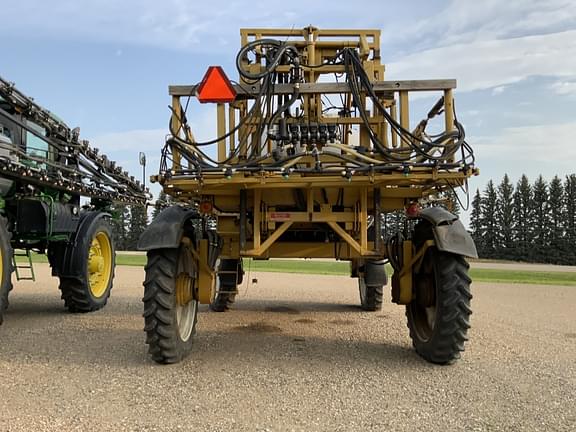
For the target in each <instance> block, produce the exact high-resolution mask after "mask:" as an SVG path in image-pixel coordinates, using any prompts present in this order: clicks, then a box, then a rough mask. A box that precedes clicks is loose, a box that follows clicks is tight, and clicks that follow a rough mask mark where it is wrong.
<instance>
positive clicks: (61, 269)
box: [48, 211, 111, 278]
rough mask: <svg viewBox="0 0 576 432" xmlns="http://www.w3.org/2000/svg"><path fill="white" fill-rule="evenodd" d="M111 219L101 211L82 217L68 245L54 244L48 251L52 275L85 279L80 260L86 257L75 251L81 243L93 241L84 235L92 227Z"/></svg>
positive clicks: (82, 215) (85, 213) (84, 214)
mask: <svg viewBox="0 0 576 432" xmlns="http://www.w3.org/2000/svg"><path fill="white" fill-rule="evenodd" d="M102 218H111V215H110V214H109V213H105V212H101V211H87V212H84V213H82V214H81V215H80V222H79V223H78V229H77V230H76V232H75V233H74V234H73V235H72V237H71V238H70V241H69V242H68V243H60V242H58V243H53V244H52V245H51V247H50V248H49V249H48V260H49V261H50V265H51V267H52V275H53V276H59V277H72V278H74V277H83V276H84V275H82V274H81V269H82V268H83V266H82V265H81V264H82V263H81V262H79V261H80V260H82V259H84V257H82V256H80V255H79V254H75V253H74V250H75V248H76V245H77V244H78V242H80V241H92V239H88V238H87V237H86V236H85V235H84V233H85V232H86V231H87V230H88V229H89V228H90V226H91V225H92V224H93V223H94V222H96V221H97V220H99V219H102Z"/></svg>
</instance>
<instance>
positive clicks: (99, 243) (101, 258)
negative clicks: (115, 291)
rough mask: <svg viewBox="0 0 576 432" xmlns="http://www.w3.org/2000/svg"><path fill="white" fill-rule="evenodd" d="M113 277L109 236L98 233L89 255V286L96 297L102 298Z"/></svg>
mask: <svg viewBox="0 0 576 432" xmlns="http://www.w3.org/2000/svg"><path fill="white" fill-rule="evenodd" d="M111 275H112V243H111V241H110V238H109V237H108V234H107V233H105V232H102V231H101V232H98V233H96V235H95V236H94V238H93V239H92V244H91V245H90V252H89V254H88V284H89V286H90V292H91V293H92V295H93V296H94V297H102V296H103V295H104V293H106V290H107V289H108V285H109V282H110V276H111Z"/></svg>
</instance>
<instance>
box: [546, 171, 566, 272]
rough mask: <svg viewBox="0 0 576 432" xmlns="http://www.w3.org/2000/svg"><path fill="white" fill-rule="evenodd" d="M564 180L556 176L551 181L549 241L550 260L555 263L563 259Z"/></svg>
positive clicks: (548, 252) (548, 254) (548, 253)
mask: <svg viewBox="0 0 576 432" xmlns="http://www.w3.org/2000/svg"><path fill="white" fill-rule="evenodd" d="M563 193H564V190H563V187H562V180H560V177H558V176H555V177H554V178H553V179H552V181H551V182H550V188H549V197H548V209H549V210H548V212H549V214H548V218H549V221H550V230H549V234H550V239H549V242H548V251H547V253H546V255H547V256H548V258H549V260H550V262H553V263H555V264H558V263H561V261H562V255H563V253H562V249H563V247H562V246H563V244H562V243H563V237H564V225H565V217H566V214H565V213H566V212H565V209H564V207H565V206H564V200H563V197H562V195H563Z"/></svg>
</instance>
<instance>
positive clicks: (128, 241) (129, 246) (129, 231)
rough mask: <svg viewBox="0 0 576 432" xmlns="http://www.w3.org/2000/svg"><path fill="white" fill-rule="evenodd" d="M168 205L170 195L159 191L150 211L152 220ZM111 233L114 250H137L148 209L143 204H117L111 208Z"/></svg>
mask: <svg viewBox="0 0 576 432" xmlns="http://www.w3.org/2000/svg"><path fill="white" fill-rule="evenodd" d="M167 205H170V197H169V196H168V195H166V194H165V193H164V192H160V196H159V197H158V200H156V204H155V207H154V211H153V213H152V220H154V218H155V217H156V216H157V215H158V214H159V213H160V211H161V210H162V209H163V208H164V207H166V206H167ZM111 210H112V213H113V214H112V235H113V236H114V242H115V245H116V250H137V245H138V239H139V238H140V235H141V234H142V233H143V232H144V230H145V229H146V227H147V226H148V222H149V220H148V219H149V218H148V211H147V210H146V207H145V206H143V205H131V206H128V205H124V204H117V205H115V206H114V207H113V208H112V209H111Z"/></svg>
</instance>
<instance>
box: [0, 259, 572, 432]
mask: <svg viewBox="0 0 576 432" xmlns="http://www.w3.org/2000/svg"><path fill="white" fill-rule="evenodd" d="M37 274H38V275H39V277H38V279H39V281H38V282H36V283H29V282H20V283H17V284H15V285H16V286H15V289H14V291H12V293H11V305H10V309H9V311H8V313H7V315H6V317H5V318H6V319H5V323H4V325H3V326H2V327H0V341H1V343H2V348H1V349H0V431H43V430H54V431H68V430H78V431H100V430H110V431H121V430H134V431H204V430H206V431H244V430H246V431H266V430H269V431H290V430H295V431H316V430H322V431H364V430H375V431H389V430H400V431H404V430H406V431H409V430H421V431H440V430H447V431H452V430H462V431H485V430H486V431H498V430H502V431H509V430H515V431H524V430H526V431H532V430H541V431H554V430H560V431H573V430H575V429H576V404H575V401H576V287H556V286H520V285H491V284H480V283H479V284H475V285H474V286H473V292H474V296H475V298H474V300H473V309H474V315H473V316H472V326H473V327H472V329H471V331H470V339H471V340H470V342H469V343H468V345H467V351H466V352H465V353H464V355H463V359H462V360H461V361H460V362H458V363H457V364H456V365H454V366H448V367H441V366H434V365H430V364H428V363H426V362H424V361H423V360H421V359H420V358H419V357H418V356H417V355H416V354H415V352H414V351H413V350H412V348H411V344H410V340H409V338H408V330H407V328H406V324H405V317H404V310H403V308H401V307H398V306H396V305H392V304H391V303H390V302H389V298H387V299H386V300H387V302H386V303H385V306H384V310H383V311H382V312H378V313H369V312H362V311H361V310H360V309H359V308H358V307H357V306H356V305H357V303H358V292H357V288H356V283H355V280H352V279H349V278H347V277H336V276H310V275H287V274H274V273H252V274H250V275H249V277H247V278H246V279H247V280H248V281H249V284H247V285H243V286H242V288H241V293H242V295H241V296H240V298H239V301H238V302H237V304H236V307H235V309H234V310H233V311H231V312H228V313H224V314H218V313H214V312H208V311H207V308H206V307H203V308H202V312H203V313H202V314H201V316H200V318H199V326H198V334H197V336H196V345H195V350H194V353H193V356H192V357H191V358H189V359H188V360H187V361H185V362H184V363H181V364H178V365H172V366H159V365H156V364H154V363H152V362H151V361H150V360H149V357H148V355H147V353H146V347H145V345H144V333H143V331H142V327H143V319H142V317H141V309H142V305H141V301H140V299H141V296H142V287H141V283H142V280H143V276H144V272H143V270H142V269H141V268H137V267H118V268H117V272H116V274H117V276H116V283H115V288H114V290H113V292H112V298H111V302H110V304H109V305H108V306H107V307H106V308H105V309H104V310H102V311H99V312H96V313H93V314H89V315H71V314H68V313H65V312H64V310H63V305H62V302H61V301H60V299H59V292H58V290H57V283H56V282H57V281H56V280H55V279H53V278H51V277H50V276H49V274H50V273H49V269H48V267H47V266H46V265H38V268H37ZM247 276H248V275H247ZM254 278H256V279H257V280H258V282H257V283H256V284H252V283H251V280H252V279H254Z"/></svg>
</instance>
